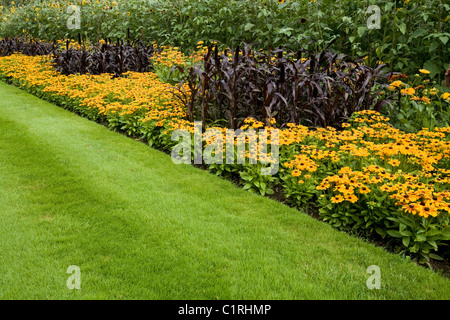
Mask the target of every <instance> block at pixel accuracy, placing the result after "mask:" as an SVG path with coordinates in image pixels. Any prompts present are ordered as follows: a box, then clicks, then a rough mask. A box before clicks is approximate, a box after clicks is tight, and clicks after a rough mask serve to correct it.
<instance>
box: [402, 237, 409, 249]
mask: <svg viewBox="0 0 450 320" xmlns="http://www.w3.org/2000/svg"><path fill="white" fill-rule="evenodd" d="M410 240H411V238H410V237H404V238H403V239H402V242H403V245H404V246H405V247H408V246H409V242H410Z"/></svg>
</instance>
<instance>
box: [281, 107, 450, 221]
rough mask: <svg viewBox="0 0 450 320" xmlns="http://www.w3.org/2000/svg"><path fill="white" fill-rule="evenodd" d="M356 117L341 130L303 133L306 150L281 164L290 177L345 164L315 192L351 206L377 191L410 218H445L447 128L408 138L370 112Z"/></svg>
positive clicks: (449, 204) (449, 196) (448, 198)
mask: <svg viewBox="0 0 450 320" xmlns="http://www.w3.org/2000/svg"><path fill="white" fill-rule="evenodd" d="M356 115H357V116H356V117H355V118H354V119H353V121H352V122H353V125H349V126H345V127H347V129H346V130H344V131H336V130H335V129H332V128H327V129H318V130H310V131H309V132H307V133H306V134H307V135H308V137H309V139H310V145H308V146H303V148H302V153H301V154H300V155H295V159H294V160H292V161H289V162H286V163H285V164H284V166H285V167H286V168H288V169H293V170H292V171H291V175H292V176H293V177H300V178H301V177H302V176H303V175H304V174H305V173H306V174H310V173H311V172H314V171H316V170H320V169H321V168H324V170H325V168H329V166H330V165H331V166H333V164H334V166H335V167H336V168H338V167H339V166H342V165H343V164H347V166H344V167H341V169H340V170H339V171H338V173H337V174H332V175H327V176H326V177H325V178H323V179H322V180H321V181H320V183H319V184H318V185H317V187H316V189H317V190H319V191H327V190H329V191H330V192H333V197H332V198H331V201H332V202H333V203H340V202H343V201H349V202H352V203H355V202H357V201H358V200H359V199H361V198H362V197H364V195H366V194H369V193H371V192H373V191H374V190H377V191H379V192H382V193H388V194H389V197H390V198H391V199H395V200H396V203H395V204H396V205H398V206H399V207H400V208H401V209H403V210H404V211H405V212H408V213H412V214H414V215H415V214H417V215H419V216H423V217H428V216H433V217H436V216H437V215H438V214H439V213H440V212H444V211H446V212H448V213H450V211H449V209H450V191H448V190H445V191H440V190H441V189H442V187H443V186H445V185H446V184H449V183H450V175H449V173H450V170H449V169H448V167H449V165H450V139H449V138H450V134H449V133H450V127H446V128H436V129H435V130H434V131H429V130H427V129H423V130H421V131H420V132H418V133H417V134H411V133H405V132H403V131H401V130H398V129H394V128H393V127H391V126H390V125H389V124H388V123H387V120H388V119H386V118H385V117H382V116H381V115H379V114H378V113H377V112H375V111H370V110H366V111H362V112H359V113H356ZM311 138H312V140H311ZM303 139H304V140H308V138H307V137H305V136H304V138H303ZM338 162H339V165H338ZM374 163H375V164H378V165H375V164H374ZM400 168H401V169H400ZM402 169H403V171H402ZM336 170H337V169H336ZM318 177H319V176H318ZM319 180H320V179H319ZM300 181H303V180H300ZM421 181H426V182H427V183H425V182H421Z"/></svg>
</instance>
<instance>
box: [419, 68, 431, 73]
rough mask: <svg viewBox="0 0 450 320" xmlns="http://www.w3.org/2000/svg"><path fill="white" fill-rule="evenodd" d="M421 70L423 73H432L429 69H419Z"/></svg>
mask: <svg viewBox="0 0 450 320" xmlns="http://www.w3.org/2000/svg"><path fill="white" fill-rule="evenodd" d="M419 72H420V73H423V74H429V73H430V71H428V70H427V69H419Z"/></svg>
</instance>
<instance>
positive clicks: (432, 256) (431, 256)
mask: <svg viewBox="0 0 450 320" xmlns="http://www.w3.org/2000/svg"><path fill="white" fill-rule="evenodd" d="M430 258H431V259H434V260H439V261H444V258H442V257H441V256H438V255H437V254H434V253H430Z"/></svg>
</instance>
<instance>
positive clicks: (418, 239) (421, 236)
mask: <svg viewBox="0 0 450 320" xmlns="http://www.w3.org/2000/svg"><path fill="white" fill-rule="evenodd" d="M426 240H427V237H426V236H425V235H424V234H418V235H416V238H415V239H414V241H416V242H423V241H426Z"/></svg>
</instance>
